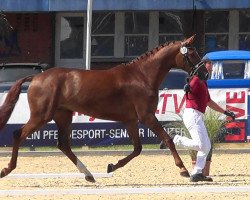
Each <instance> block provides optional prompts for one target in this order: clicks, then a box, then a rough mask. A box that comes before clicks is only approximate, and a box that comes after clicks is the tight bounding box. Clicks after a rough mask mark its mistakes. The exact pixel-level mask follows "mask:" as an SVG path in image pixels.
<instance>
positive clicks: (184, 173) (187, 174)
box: [180, 171, 190, 178]
mask: <svg viewBox="0 0 250 200" xmlns="http://www.w3.org/2000/svg"><path fill="white" fill-rule="evenodd" d="M180 175H181V176H183V177H187V178H189V177H190V175H189V173H188V171H182V172H180Z"/></svg>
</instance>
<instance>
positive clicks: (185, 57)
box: [176, 35, 209, 80]
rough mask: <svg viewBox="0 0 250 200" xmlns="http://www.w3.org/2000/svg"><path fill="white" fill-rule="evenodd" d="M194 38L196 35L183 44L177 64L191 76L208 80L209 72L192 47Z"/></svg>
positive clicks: (177, 57)
mask: <svg viewBox="0 0 250 200" xmlns="http://www.w3.org/2000/svg"><path fill="white" fill-rule="evenodd" d="M194 37H195V35H193V36H192V37H190V38H188V39H186V40H184V41H182V42H181V45H180V50H179V53H178V54H177V56H176V64H177V66H178V67H179V68H181V69H183V70H184V71H186V72H188V73H189V75H190V76H193V75H197V76H198V77H199V78H200V79H202V80H207V79H208V77H209V72H208V70H207V69H206V67H205V64H204V62H203V61H202V60H201V58H200V56H199V54H198V53H197V51H196V49H195V47H192V46H190V45H191V44H192V43H193V41H194Z"/></svg>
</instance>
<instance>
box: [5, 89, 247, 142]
mask: <svg viewBox="0 0 250 200" xmlns="http://www.w3.org/2000/svg"><path fill="white" fill-rule="evenodd" d="M6 95H7V94H6V93H0V105H1V104H2V103H3V101H4V99H5V97H6ZM210 95H211V98H212V99H213V100H214V101H216V102H217V103H218V104H220V105H221V106H222V107H223V108H224V109H230V110H231V111H233V112H234V113H235V114H236V119H237V120H239V121H241V123H240V126H239V127H240V131H239V130H238V129H237V130H238V132H237V134H238V136H237V137H236V138H235V140H236V141H239V140H240V141H242V140H245V139H246V131H245V130H241V129H245V127H246V125H245V124H246V121H247V113H248V110H247V108H248V105H247V104H248V103H247V96H248V90H247V89H244V88H238V89H237V88H233V89H232V88H230V89H210ZM184 108H185V93H184V92H183V90H163V91H160V93H159V103H158V107H157V110H156V113H155V114H156V117H157V118H158V120H159V121H160V123H161V124H162V125H163V126H164V127H165V130H166V132H169V131H170V130H172V129H175V130H176V131H177V132H179V133H180V134H182V132H183V130H182V129H181V128H180V127H178V126H176V122H179V123H180V122H181V121H182V114H183V111H184ZM29 116H30V112H29V105H28V101H27V94H26V93H21V94H20V97H19V100H18V102H17V105H16V107H15V109H14V111H13V113H12V115H11V117H10V119H9V121H8V123H7V125H6V126H5V127H4V129H2V130H1V132H0V146H11V145H12V135H13V131H14V130H17V129H19V128H20V127H22V126H23V125H24V124H25V123H26V122H27V121H28V120H29ZM221 120H225V116H224V115H221ZM232 130H233V129H232ZM242 133H243V134H242ZM58 134H59V133H58V130H57V126H56V124H55V123H54V121H51V122H49V123H48V124H46V125H45V126H44V127H42V128H41V129H40V130H37V131H36V132H35V133H33V134H32V135H30V136H29V137H28V138H27V140H26V141H25V142H24V144H23V145H24V146H54V145H56V143H57V138H58ZM139 135H140V137H141V141H142V143H143V144H154V143H159V142H160V140H159V139H158V138H157V137H156V135H155V134H154V133H153V132H152V131H151V130H149V129H148V128H147V127H145V126H144V125H142V124H140V123H139ZM239 135H240V136H239ZM227 138H228V140H229V141H234V136H233V134H232V135H231V136H228V137H227ZM71 144H72V145H76V146H84V145H87V146H96V145H117V144H131V141H130V139H129V135H128V133H127V131H126V129H125V128H124V126H123V125H122V124H121V123H117V122H113V121H107V120H101V119H97V118H93V117H91V116H86V115H84V114H81V113H78V112H74V113H73V123H72V131H71Z"/></svg>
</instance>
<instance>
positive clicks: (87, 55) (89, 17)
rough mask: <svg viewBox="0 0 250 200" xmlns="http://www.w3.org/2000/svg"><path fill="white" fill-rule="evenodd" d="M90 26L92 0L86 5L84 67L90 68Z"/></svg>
mask: <svg viewBox="0 0 250 200" xmlns="http://www.w3.org/2000/svg"><path fill="white" fill-rule="evenodd" d="M91 26H92V0H88V5H87V36H86V69H87V70H89V69H90V64H91Z"/></svg>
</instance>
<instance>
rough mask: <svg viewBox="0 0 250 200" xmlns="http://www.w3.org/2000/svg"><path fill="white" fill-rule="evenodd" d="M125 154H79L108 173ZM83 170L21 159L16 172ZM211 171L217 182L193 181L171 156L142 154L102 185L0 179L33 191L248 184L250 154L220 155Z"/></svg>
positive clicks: (4, 185)
mask: <svg viewBox="0 0 250 200" xmlns="http://www.w3.org/2000/svg"><path fill="white" fill-rule="evenodd" d="M123 157H124V156H79V159H80V160H81V161H82V162H83V163H84V164H85V165H87V167H88V169H89V170H90V171H91V172H94V173H103V172H106V167H107V164H109V163H113V164H115V163H116V162H117V161H118V160H119V159H121V158H123ZM181 158H182V159H183V161H184V163H185V165H186V167H187V168H188V169H189V170H191V161H190V157H189V156H188V155H181ZM9 159H10V157H1V158H0V168H3V167H6V166H7V164H8V162H9ZM69 172H78V170H77V168H76V167H75V166H74V165H73V163H71V161H70V160H69V159H68V158H66V157H64V156H46V157H18V163H17V168H16V169H15V170H14V171H13V172H12V173H69ZM210 175H211V177H212V178H213V179H214V182H212V183H204V182H198V183H190V182H189V179H188V178H183V177H181V176H179V170H178V168H177V167H176V166H175V165H174V160H173V158H172V156H171V155H140V156H139V157H137V158H135V159H133V160H132V161H131V162H130V163H128V164H127V165H126V166H125V167H123V168H121V169H118V170H117V171H115V172H114V174H113V176H112V177H111V178H98V179H96V183H89V182H87V181H85V179H81V178H47V179H10V178H2V179H0V188H1V189H0V190H17V189H21V190H27V189H31V190H32V189H66V188H68V189H72V188H76V189H80V188H114V187H122V188H124V187H128V188H132V187H136V188H137V187H141V188H143V187H147V188H150V187H179V186H183V187H189V186H196V185H197V186H204V187H205V186H244V185H248V186H249V185H250V155H249V154H214V156H213V161H212V163H211V170H210ZM249 197H250V191H249V192H247V193H246V192H230V191H228V192H226V193H204V192H202V193H199V192H198V191H197V192H195V193H190V192H188V193H180V192H176V193H162V194H126V195H64V196H63V195H60V194H58V195H55V196H48V195H44V196H36V195H35V196H5V197H3V196H0V199H4V200H5V199H6V200H10V199H13V200H14V199H19V200H27V199H32V200H42V199H46V200H52V199H53V200H55V199H57V200H59V199H67V200H71V199H75V200H79V199H80V200H81V199H91V200H92V199H93V200H97V199H110V200H120V199H125V200H129V199H135V200H142V199H143V200H144V199H150V200H152V199H157V200H158V199H159V200H162V199H185V200H189V199H209V200H213V199H214V200H215V199H220V200H226V199H227V200H228V199H241V200H247V199H249Z"/></svg>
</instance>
